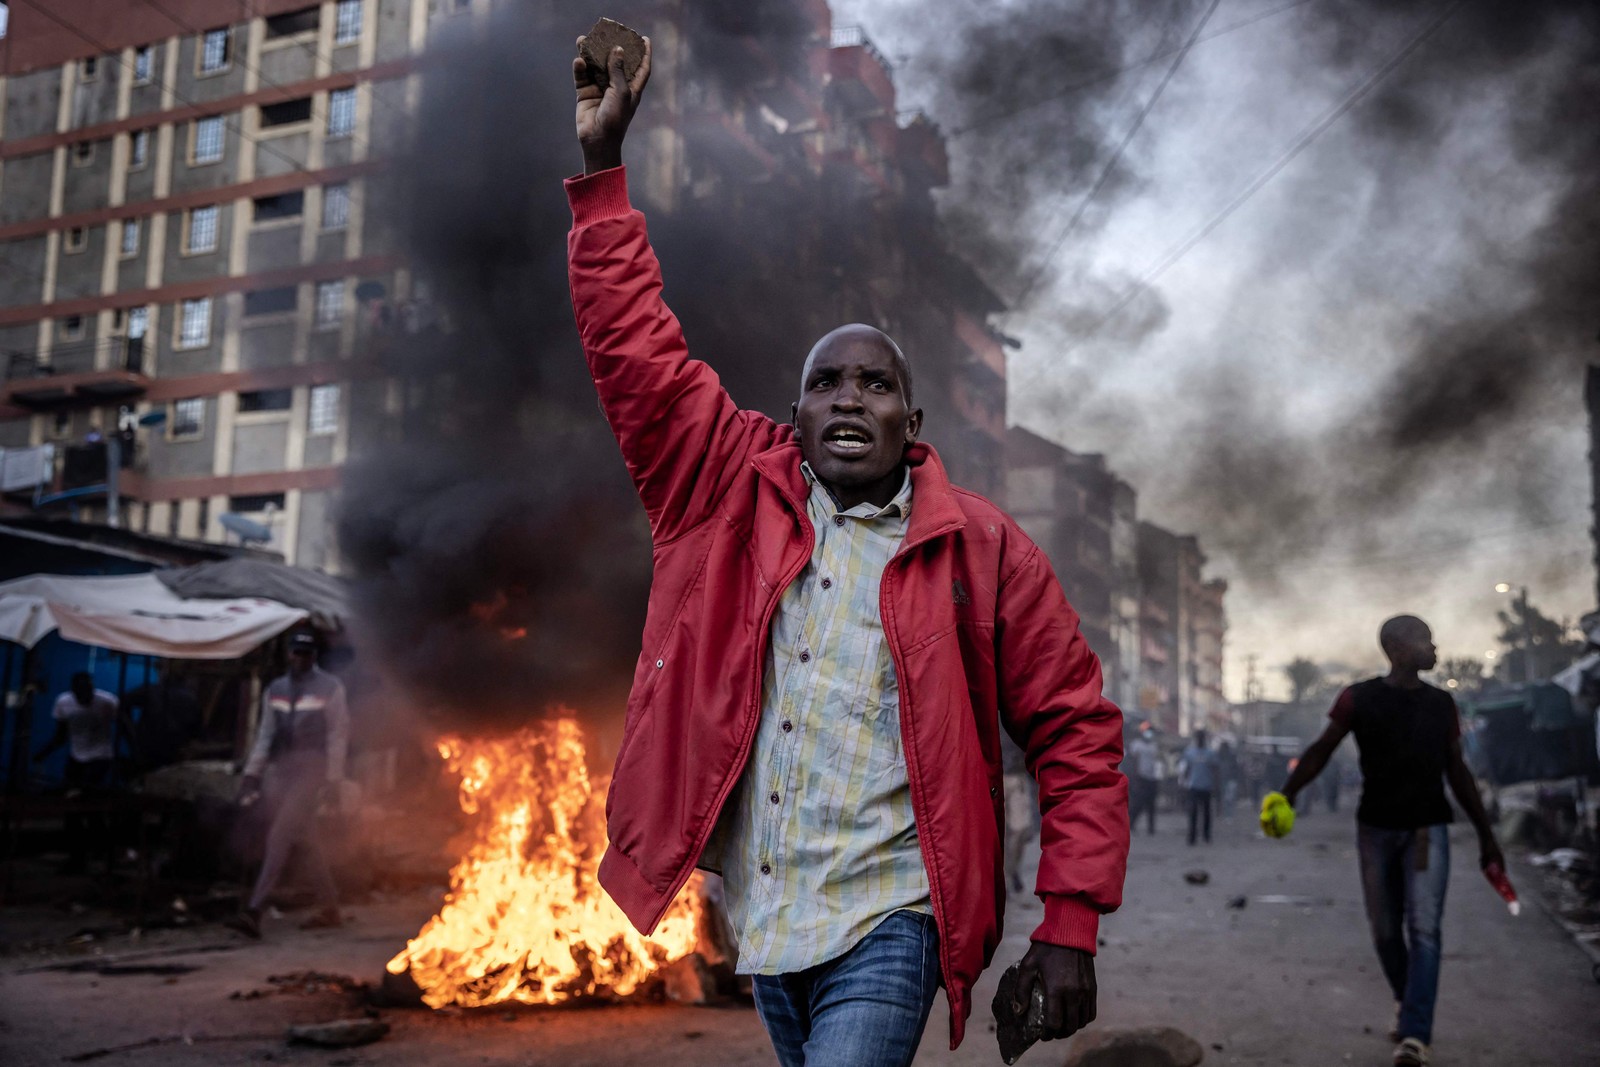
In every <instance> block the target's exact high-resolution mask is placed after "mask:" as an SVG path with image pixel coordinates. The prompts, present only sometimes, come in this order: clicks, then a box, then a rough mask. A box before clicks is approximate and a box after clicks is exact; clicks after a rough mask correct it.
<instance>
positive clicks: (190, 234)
mask: <svg viewBox="0 0 1600 1067" xmlns="http://www.w3.org/2000/svg"><path fill="white" fill-rule="evenodd" d="M217 214H218V209H217V207H216V205H212V206H211V207H197V208H194V209H193V210H191V211H190V212H189V223H188V225H187V226H185V227H184V228H183V250H184V252H185V253H191V254H197V253H200V252H215V251H216V250H217Z"/></svg>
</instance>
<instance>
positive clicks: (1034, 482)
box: [1006, 426, 1140, 715]
mask: <svg viewBox="0 0 1600 1067" xmlns="http://www.w3.org/2000/svg"><path fill="white" fill-rule="evenodd" d="M1137 500H1138V498H1137V495H1136V494H1135V492H1134V490H1133V487H1132V486H1130V485H1129V484H1128V483H1126V482H1124V481H1123V480H1122V479H1120V478H1118V477H1117V476H1116V475H1115V474H1113V473H1112V472H1111V471H1110V470H1109V469H1108V468H1107V466H1106V461H1105V457H1104V456H1102V455H1099V454H1095V453H1080V452H1074V451H1072V450H1071V449H1068V448H1064V447H1062V446H1061V445H1058V444H1055V443H1054V442H1052V441H1048V440H1046V439H1044V438H1043V437H1040V436H1039V435H1037V434H1034V433H1032V432H1030V431H1028V430H1025V429H1022V428H1021V427H1016V426H1014V427H1012V428H1011V430H1010V431H1009V433H1008V435H1007V459H1006V505H1007V507H1008V508H1009V509H1010V511H1011V513H1012V515H1013V516H1014V517H1015V518H1016V519H1017V522H1018V523H1019V524H1020V525H1021V526H1022V528H1023V529H1024V530H1025V531H1026V532H1027V533H1028V536H1029V537H1032V538H1033V539H1034V541H1035V542H1036V543H1038V545H1039V546H1040V547H1041V548H1042V549H1044V551H1045V554H1046V555H1048V556H1049V557H1050V562H1051V565H1052V566H1053V567H1054V568H1055V570H1056V574H1057V576H1058V577H1059V578H1060V579H1061V585H1062V588H1063V589H1065V590H1066V593H1067V598H1068V599H1069V600H1070V601H1071V602H1072V605H1073V607H1074V608H1075V609H1077V612H1078V615H1079V617H1080V620H1081V625H1082V628H1083V634H1084V637H1085V638H1087V640H1088V641H1089V646H1090V647H1091V648H1093V649H1094V651H1095V653H1096V654H1097V655H1099V657H1100V660H1101V666H1102V669H1103V671H1104V674H1105V690H1106V693H1107V695H1109V696H1110V697H1111V699H1112V700H1113V701H1115V702H1116V703H1117V705H1118V706H1119V707H1122V708H1125V709H1127V710H1128V712H1129V714H1130V715H1132V714H1135V713H1136V709H1138V708H1139V707H1140V691H1139V631H1140V620H1139V584H1138V583H1139V566H1138V535H1137V529H1138V519H1137V515H1136V509H1137Z"/></svg>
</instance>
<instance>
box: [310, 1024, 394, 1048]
mask: <svg viewBox="0 0 1600 1067" xmlns="http://www.w3.org/2000/svg"><path fill="white" fill-rule="evenodd" d="M388 1032H389V1024H388V1023H386V1022H384V1021H383V1020H382V1019H338V1020H335V1021H334V1022H331V1023H307V1024H305V1025H303V1026H291V1027H289V1044H291V1045H315V1046H317V1047H318V1048H355V1047H356V1046H357V1045H370V1044H372V1043H373V1042H374V1041H377V1040H378V1039H379V1038H381V1037H383V1035H385V1034H387V1033H388Z"/></svg>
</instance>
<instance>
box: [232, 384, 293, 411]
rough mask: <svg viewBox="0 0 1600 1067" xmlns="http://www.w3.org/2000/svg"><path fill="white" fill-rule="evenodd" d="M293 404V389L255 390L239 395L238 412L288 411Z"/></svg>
mask: <svg viewBox="0 0 1600 1067" xmlns="http://www.w3.org/2000/svg"><path fill="white" fill-rule="evenodd" d="M293 404H294V390H293V389H255V390H252V391H250V392H244V393H240V394H239V412H240V414H245V415H248V414H249V413H251V412H252V411H288V410H289V408H290V407H291V406H293Z"/></svg>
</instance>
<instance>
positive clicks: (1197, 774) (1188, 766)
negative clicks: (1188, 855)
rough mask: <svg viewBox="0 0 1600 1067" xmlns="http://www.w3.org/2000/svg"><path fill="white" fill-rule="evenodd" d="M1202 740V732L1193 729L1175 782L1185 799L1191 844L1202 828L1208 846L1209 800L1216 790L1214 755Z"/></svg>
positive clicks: (1209, 836)
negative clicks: (1180, 788)
mask: <svg viewBox="0 0 1600 1067" xmlns="http://www.w3.org/2000/svg"><path fill="white" fill-rule="evenodd" d="M1206 741H1207V737H1206V732H1205V731H1204V730H1196V731H1195V732H1194V734H1193V736H1191V737H1190V739H1189V747H1188V748H1186V749H1184V750H1183V757H1182V759H1181V760H1180V761H1179V766H1178V773H1179V779H1178V780H1179V781H1180V782H1181V783H1182V784H1183V788H1184V790H1185V791H1186V792H1185V796H1186V797H1187V800H1188V807H1189V844H1191V845H1192V844H1194V843H1195V841H1196V840H1197V837H1198V836H1199V833H1200V831H1201V830H1202V828H1203V830H1204V835H1205V840H1206V844H1208V845H1209V844H1211V799H1212V797H1213V796H1214V795H1215V794H1216V790H1217V754H1216V753H1215V752H1213V751H1212V750H1211V749H1210V748H1209V747H1207V745H1206Z"/></svg>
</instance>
